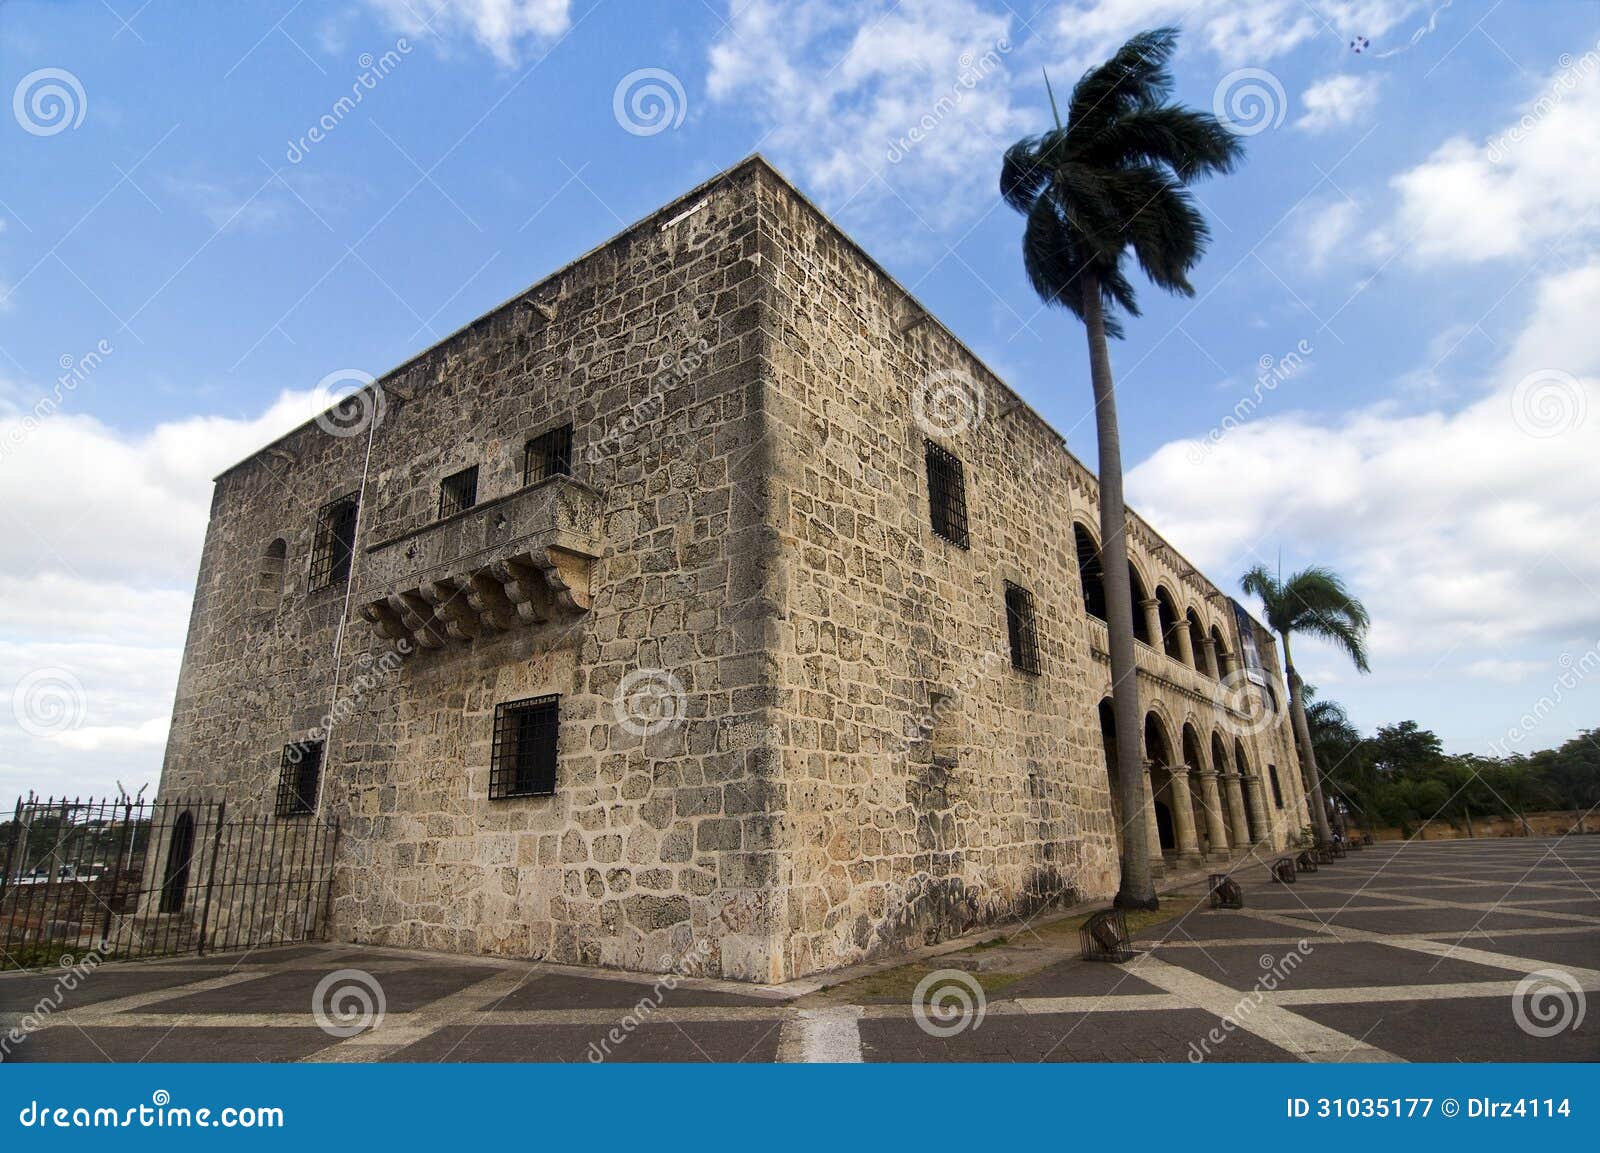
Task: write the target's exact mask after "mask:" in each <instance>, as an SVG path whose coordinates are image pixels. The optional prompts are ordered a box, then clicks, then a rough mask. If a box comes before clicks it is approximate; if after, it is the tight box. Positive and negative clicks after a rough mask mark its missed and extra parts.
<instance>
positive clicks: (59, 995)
mask: <svg viewBox="0 0 1600 1153" xmlns="http://www.w3.org/2000/svg"><path fill="white" fill-rule="evenodd" d="M215 976H217V973H216V972H215V971H214V970H211V969H187V968H186V969H175V968H170V967H168V966H160V967H152V968H135V967H131V966H123V965H116V964H109V965H102V966H100V967H99V968H97V969H94V970H92V971H91V972H89V973H87V974H85V975H84V976H83V977H82V979H80V980H79V982H78V987H77V988H76V989H72V990H68V989H65V988H63V987H62V985H61V976H60V974H57V973H39V974H34V973H26V974H21V973H18V974H7V975H5V976H0V1013H27V1012H31V1011H33V1010H34V1009H35V1008H36V1007H37V1006H38V1005H39V1004H40V1003H41V1002H45V1003H49V1004H50V1005H52V1006H54V1009H57V1010H59V1009H73V1008H78V1007H81V1006H84V1005H92V1004H94V1003H95V1002H97V1001H112V1000H116V999H117V998H118V997H132V996H134V995H135V994H138V993H153V992H156V991H157V990H159V989H170V988H172V987H174V986H176V985H187V984H190V983H191V982H194V981H205V980H209V979H211V978H213V977H215Z"/></svg>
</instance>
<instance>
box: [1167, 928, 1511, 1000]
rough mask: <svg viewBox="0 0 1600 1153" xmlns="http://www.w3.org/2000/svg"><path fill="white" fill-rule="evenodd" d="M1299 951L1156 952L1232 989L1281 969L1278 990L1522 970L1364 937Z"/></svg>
mask: <svg viewBox="0 0 1600 1153" xmlns="http://www.w3.org/2000/svg"><path fill="white" fill-rule="evenodd" d="M1307 944H1308V945H1309V946H1310V948H1309V951H1302V950H1299V949H1284V948H1281V947H1276V946H1274V947H1269V948H1239V947H1233V946H1211V947H1208V948H1205V949H1158V950H1156V954H1155V955H1156V956H1157V957H1159V958H1161V960H1163V961H1169V962H1171V963H1172V964H1174V965H1181V966H1183V967H1184V968H1185V969H1188V970H1189V971H1190V972H1194V973H1199V974H1200V975H1201V976H1202V977H1209V978H1211V979H1212V980H1213V981H1220V982H1222V983H1223V984H1224V985H1227V986H1228V987H1229V988H1233V989H1239V990H1248V989H1254V988H1255V987H1256V985H1257V983H1258V982H1259V981H1260V980H1261V979H1262V978H1263V976H1265V975H1267V974H1269V973H1274V972H1276V973H1278V974H1281V976H1280V977H1279V978H1278V980H1277V987H1278V988H1279V989H1349V988H1360V987H1363V986H1368V985H1378V986H1385V985H1442V984H1449V983H1452V982H1457V981H1506V980H1514V979H1516V978H1517V977H1518V976H1520V974H1519V973H1516V972H1513V971H1510V970H1506V969H1496V968H1491V967H1489V966H1487V965H1478V964H1474V963H1472V962H1469V961H1461V960H1456V959H1455V958H1450V959H1441V958H1439V957H1434V956H1430V955H1428V954H1427V953H1418V952H1414V951H1412V950H1409V949H1396V948H1393V947H1392V946H1389V945H1380V944H1377V943H1369V942H1365V941H1353V942H1348V943H1335V942H1332V941H1326V942H1319V941H1315V940H1308V941H1307Z"/></svg>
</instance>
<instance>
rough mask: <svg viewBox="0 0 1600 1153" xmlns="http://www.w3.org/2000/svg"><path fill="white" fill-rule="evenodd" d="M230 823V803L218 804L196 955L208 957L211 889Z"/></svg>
mask: <svg viewBox="0 0 1600 1153" xmlns="http://www.w3.org/2000/svg"><path fill="white" fill-rule="evenodd" d="M227 823H228V802H226V801H219V802H217V832H216V835H215V836H214V837H212V839H211V864H210V865H209V866H208V867H207V869H206V895H205V903H204V904H202V905H201V906H200V935H199V939H198V940H197V941H196V942H195V953H196V954H197V955H198V956H201V957H204V956H205V955H206V926H207V925H208V924H209V923H210V920H211V887H212V886H213V885H214V884H216V880H217V852H218V850H220V849H221V848H222V830H223V828H224V827H225V826H226V825H227Z"/></svg>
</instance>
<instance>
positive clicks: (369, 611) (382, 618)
mask: <svg viewBox="0 0 1600 1153" xmlns="http://www.w3.org/2000/svg"><path fill="white" fill-rule="evenodd" d="M361 618H362V619H363V620H365V621H366V622H367V623H369V624H370V625H372V627H373V628H374V629H376V630H377V632H378V635H379V636H381V637H387V638H388V639H389V640H391V641H403V640H410V639H411V630H410V629H408V628H406V626H405V624H404V623H403V622H402V621H401V620H400V614H399V613H397V612H395V611H394V609H392V608H390V607H389V602H388V601H373V602H372V603H371V604H366V605H362V606H361Z"/></svg>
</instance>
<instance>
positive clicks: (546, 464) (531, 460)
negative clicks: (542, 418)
mask: <svg viewBox="0 0 1600 1153" xmlns="http://www.w3.org/2000/svg"><path fill="white" fill-rule="evenodd" d="M571 475H572V426H571V425H570V424H564V425H562V426H561V427H560V428H552V429H551V430H550V431H549V432H542V433H540V434H539V435H538V436H536V437H534V438H533V439H532V440H530V441H529V442H528V444H527V447H526V448H524V449H523V450H522V483H523V484H533V483H534V482H535V481H540V480H548V479H550V478H551V477H553V476H571Z"/></svg>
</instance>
